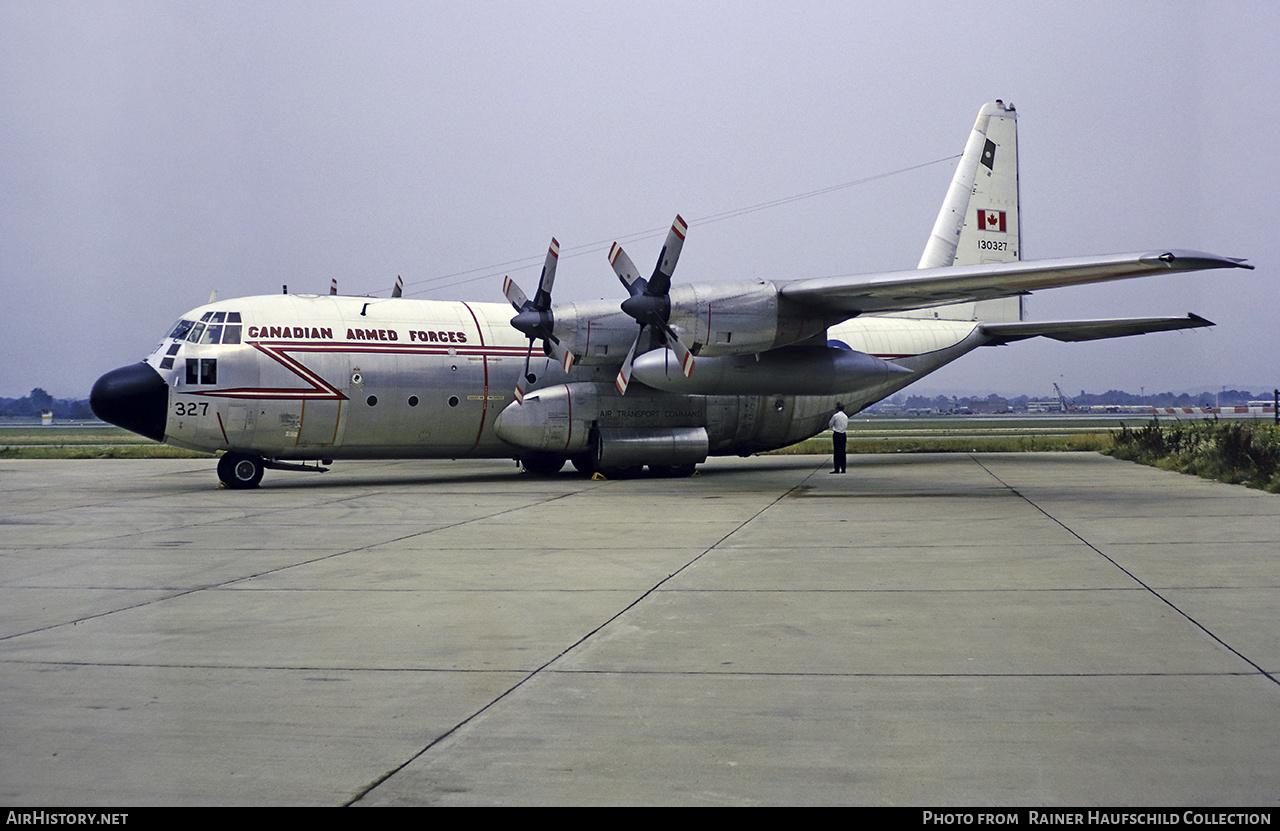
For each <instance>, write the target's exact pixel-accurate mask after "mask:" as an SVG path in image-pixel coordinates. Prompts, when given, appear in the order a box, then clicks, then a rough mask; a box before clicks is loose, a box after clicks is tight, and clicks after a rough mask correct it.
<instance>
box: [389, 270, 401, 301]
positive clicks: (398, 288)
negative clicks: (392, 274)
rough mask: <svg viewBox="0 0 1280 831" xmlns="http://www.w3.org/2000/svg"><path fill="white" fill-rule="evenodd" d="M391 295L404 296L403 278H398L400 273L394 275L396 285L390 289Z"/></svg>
mask: <svg viewBox="0 0 1280 831" xmlns="http://www.w3.org/2000/svg"><path fill="white" fill-rule="evenodd" d="M391 296H392V297H403V296H404V280H402V279H400V275H399V274H397V275H396V287H395V288H393V289H392V290H391Z"/></svg>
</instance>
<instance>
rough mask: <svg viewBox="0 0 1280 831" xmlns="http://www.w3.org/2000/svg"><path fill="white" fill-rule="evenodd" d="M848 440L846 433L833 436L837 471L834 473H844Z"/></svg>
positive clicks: (832, 443) (832, 444) (832, 441)
mask: <svg viewBox="0 0 1280 831" xmlns="http://www.w3.org/2000/svg"><path fill="white" fill-rule="evenodd" d="M847 438H848V436H846V435H845V434H844V433H832V434H831V449H832V451H833V452H834V453H835V457H836V458H835V468H836V469H835V470H834V471H833V472H834V473H844V447H845V440H846V439H847Z"/></svg>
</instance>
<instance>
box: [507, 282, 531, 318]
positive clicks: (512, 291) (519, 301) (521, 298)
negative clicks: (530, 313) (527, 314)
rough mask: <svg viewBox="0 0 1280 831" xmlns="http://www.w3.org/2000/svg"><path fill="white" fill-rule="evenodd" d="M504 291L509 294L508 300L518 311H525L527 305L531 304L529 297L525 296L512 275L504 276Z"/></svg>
mask: <svg viewBox="0 0 1280 831" xmlns="http://www.w3.org/2000/svg"><path fill="white" fill-rule="evenodd" d="M502 293H503V294H505V295H506V296H507V301H508V302H510V303H511V305H512V306H514V307H515V310H516V311H517V312H523V311H524V310H525V307H526V306H529V298H528V297H525V294H524V292H522V291H521V290H520V287H519V286H517V285H516V281H515V280H512V279H511V278H510V277H503V278H502Z"/></svg>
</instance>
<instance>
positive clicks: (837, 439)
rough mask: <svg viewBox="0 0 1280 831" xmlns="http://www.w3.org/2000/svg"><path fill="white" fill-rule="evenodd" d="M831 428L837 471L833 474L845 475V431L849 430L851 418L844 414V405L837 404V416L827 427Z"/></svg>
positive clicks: (833, 417)
mask: <svg viewBox="0 0 1280 831" xmlns="http://www.w3.org/2000/svg"><path fill="white" fill-rule="evenodd" d="M827 426H828V427H830V428H831V450H832V452H833V453H834V454H835V468H836V469H835V470H833V471H831V472H832V473H844V456H845V452H844V451H845V440H846V439H847V438H848V437H847V436H846V435H845V431H846V430H848V429H849V417H848V416H847V415H845V414H844V405H843V404H837V405H836V412H835V415H833V416H831V422H830V423H829V424H828V425H827Z"/></svg>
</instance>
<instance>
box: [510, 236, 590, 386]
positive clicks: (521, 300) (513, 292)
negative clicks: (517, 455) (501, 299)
mask: <svg viewBox="0 0 1280 831" xmlns="http://www.w3.org/2000/svg"><path fill="white" fill-rule="evenodd" d="M559 260H560V243H558V242H556V239H555V237H552V238H551V247H550V248H548V249H547V260H546V262H545V263H544V264H543V266H542V277H541V278H540V279H539V280H538V293H537V294H535V295H534V296H533V300H532V301H530V300H529V298H528V297H526V296H525V293H524V292H523V291H521V290H520V287H519V286H517V285H516V282H515V280H512V279H511V278H510V277H507V278H505V279H504V280H503V283H502V293H503V294H505V295H506V296H507V300H508V301H510V303H511V305H512V307H514V308H515V310H516V316H515V317H513V318H511V325H512V326H513V327H515V328H516V329H517V330H519V331H520V332H522V333H523V334H524V335H525V337H527V338H528V339H529V351H528V352H526V353H525V356H524V372H522V373H521V374H520V381H519V382H518V383H517V384H516V392H515V398H516V401H518V402H523V401H524V385H525V384H526V383H528V381H529V359H530V358H531V357H532V356H533V342H534V340H536V339H538V338H541V339H542V341H543V343H545V344H546V346H547V348H548V349H549V350H550V352H551V354H553V355H555V356H556V358H557V359H558V360H559V361H560V363H561V364H562V365H563V366H564V371H565V372H568V371H569V370H570V369H572V368H573V360H574V358H573V353H572V352H570V351H569V350H568V349H566V348H565V347H564V346H563V345H562V344H561V343H560V339H559V338H557V337H556V336H555V333H554V331H552V330H553V328H554V325H555V319H554V317H553V316H552V313H551V286H552V284H553V283H555V279H556V263H558V262H559Z"/></svg>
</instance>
